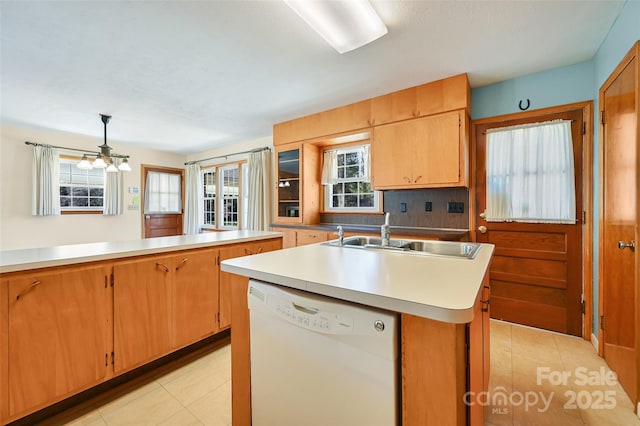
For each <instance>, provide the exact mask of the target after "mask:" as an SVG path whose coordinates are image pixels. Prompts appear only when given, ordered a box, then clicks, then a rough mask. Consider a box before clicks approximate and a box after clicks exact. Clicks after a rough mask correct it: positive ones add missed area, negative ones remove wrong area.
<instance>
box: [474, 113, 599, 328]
mask: <svg viewBox="0 0 640 426" xmlns="http://www.w3.org/2000/svg"><path fill="white" fill-rule="evenodd" d="M586 116H588V114H587V113H585V110H584V109H582V108H577V109H576V108H573V109H566V108H564V109H563V108H562V107H558V108H549V109H547V110H544V111H532V112H527V113H521V114H513V115H510V116H504V117H494V118H491V119H486V120H479V121H477V122H476V123H474V128H475V129H474V132H475V142H476V147H475V148H476V156H475V157H476V188H477V190H476V204H477V217H476V219H475V221H476V225H477V226H476V229H477V230H476V233H475V238H476V241H478V242H482V243H491V244H495V251H494V257H493V260H492V262H491V266H490V269H489V271H490V285H491V301H490V303H491V317H492V318H497V319H501V320H505V321H510V322H514V323H519V324H524V325H528V326H532V327H538V328H543V329H547V330H553V331H557V332H560V333H567V334H572V335H576V336H582V282H583V280H582V223H581V220H578V223H576V224H573V225H560V224H533V223H516V222H487V221H485V220H484V218H483V214H482V213H483V212H484V211H485V209H486V199H485V193H486V187H485V185H486V169H485V166H486V136H485V132H486V131H487V130H488V129H495V128H500V127H507V126H512V125H517V124H525V123H535V122H542V121H549V120H554V119H565V120H572V125H571V133H572V138H573V153H574V167H575V190H576V210H577V211H576V218H578V219H581V218H582V206H583V204H582V190H583V188H582V147H583V142H582V141H583V132H584V128H583V122H584V117H586Z"/></svg>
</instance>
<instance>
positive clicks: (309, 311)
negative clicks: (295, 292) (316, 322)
mask: <svg viewBox="0 0 640 426" xmlns="http://www.w3.org/2000/svg"><path fill="white" fill-rule="evenodd" d="M291 304H292V305H293V307H294V308H296V310H298V311H300V312H304V313H305V314H309V315H316V314H317V313H318V312H320V310H319V309H317V308H307V307H304V306H302V305H298V304H296V303H294V302H291Z"/></svg>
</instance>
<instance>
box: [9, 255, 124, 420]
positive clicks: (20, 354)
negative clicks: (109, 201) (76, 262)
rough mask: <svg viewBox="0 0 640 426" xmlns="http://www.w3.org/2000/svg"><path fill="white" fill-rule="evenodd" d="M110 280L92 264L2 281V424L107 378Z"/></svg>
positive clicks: (102, 268) (103, 268)
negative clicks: (5, 305) (4, 302)
mask: <svg viewBox="0 0 640 426" xmlns="http://www.w3.org/2000/svg"><path fill="white" fill-rule="evenodd" d="M109 276H110V268H107V267H106V266H91V267H68V268H67V267H65V268H56V269H53V270H51V271H47V272H23V273H15V274H11V275H10V276H9V278H7V279H6V280H4V279H3V281H2V286H3V289H2V290H3V292H5V291H6V292H7V293H5V296H6V297H7V299H8V315H7V316H6V318H5V317H4V316H3V327H2V328H3V333H2V334H3V337H4V339H3V340H5V339H6V341H3V345H2V346H3V347H2V353H1V354H0V357H1V358H3V361H2V372H3V374H2V387H3V388H4V389H6V391H5V392H0V396H1V398H2V399H1V404H2V407H1V412H2V413H4V415H3V417H6V418H3V419H2V420H3V421H4V420H6V419H7V418H8V419H15V418H19V417H21V415H24V414H27V413H29V412H32V411H35V410H37V409H39V408H42V407H45V406H47V405H49V404H51V403H53V402H56V401H58V400H60V399H62V398H64V397H66V396H69V395H71V394H74V393H77V392H80V391H82V390H84V389H87V388H89V387H91V386H93V385H95V384H98V383H100V382H102V381H103V380H104V379H105V378H106V377H107V376H108V374H109V366H110V363H109V355H110V354H109V353H108V352H110V349H109V348H110V347H111V345H110V343H109V342H108V341H109V339H110V337H111V334H110V332H109V316H110V310H109V307H110V305H109V299H110V294H111V293H110V291H111V289H110V287H109V285H108V282H109ZM5 300H6V299H5ZM5 319H6V322H4V320H5ZM5 345H6V346H5Z"/></svg>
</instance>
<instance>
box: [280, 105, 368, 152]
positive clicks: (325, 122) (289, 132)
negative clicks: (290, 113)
mask: <svg viewBox="0 0 640 426" xmlns="http://www.w3.org/2000/svg"><path fill="white" fill-rule="evenodd" d="M370 126H371V105H370V101H369V100H365V101H361V102H356V103H353V104H349V105H345V106H342V107H339V108H334V109H330V110H327V111H323V112H320V113H317V114H312V115H307V116H305V117H300V118H296V119H293V120H289V121H285V122H283V123H278V124H276V125H274V126H273V144H274V145H276V146H277V145H282V144H286V143H290V142H299V141H303V140H306V139H312V138H315V137H318V136H326V135H332V134H335V133H343V132H349V131H352V130H359V129H365V128H367V127H370Z"/></svg>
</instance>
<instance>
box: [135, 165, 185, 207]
mask: <svg viewBox="0 0 640 426" xmlns="http://www.w3.org/2000/svg"><path fill="white" fill-rule="evenodd" d="M144 212H145V213H182V179H181V176H180V175H179V174H176V173H163V172H151V171H150V172H148V173H147V182H146V186H145V202H144Z"/></svg>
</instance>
